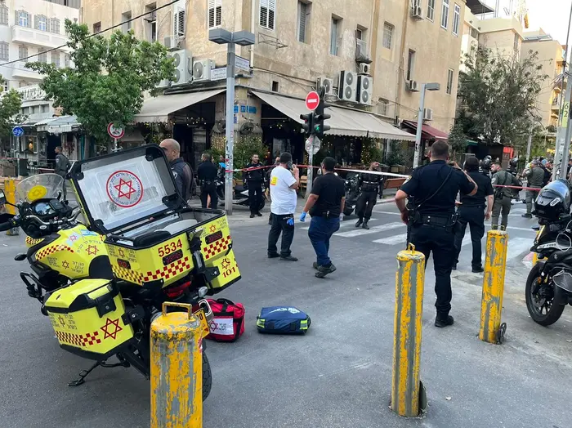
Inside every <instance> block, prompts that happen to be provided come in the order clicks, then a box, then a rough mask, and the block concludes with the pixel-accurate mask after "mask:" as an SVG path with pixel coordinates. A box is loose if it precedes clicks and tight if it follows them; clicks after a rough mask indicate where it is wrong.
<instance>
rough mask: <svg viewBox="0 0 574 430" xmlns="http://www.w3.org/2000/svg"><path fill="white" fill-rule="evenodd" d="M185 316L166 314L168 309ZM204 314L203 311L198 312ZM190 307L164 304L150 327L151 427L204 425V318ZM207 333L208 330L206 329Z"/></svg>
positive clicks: (180, 304) (193, 426)
mask: <svg viewBox="0 0 574 430" xmlns="http://www.w3.org/2000/svg"><path fill="white" fill-rule="evenodd" d="M168 306H170V307H184V308H186V309H187V313H184V312H172V313H167V307H168ZM200 312H203V311H200ZM202 316H203V318H198V316H197V315H194V314H192V311H191V305H188V304H182V303H171V302H165V303H163V309H162V315H160V316H159V317H157V318H156V319H155V320H154V321H153V322H152V325H151V334H150V337H151V360H150V361H151V366H150V367H151V369H150V371H151V372H150V373H151V375H150V388H151V420H150V421H151V427H152V428H201V426H202V423H203V396H202V394H203V393H202V386H203V381H202V359H201V358H202V357H201V356H202V346H201V342H202V339H203V334H204V330H205V329H206V328H207V322H206V321H205V316H204V315H202ZM207 331H209V329H207Z"/></svg>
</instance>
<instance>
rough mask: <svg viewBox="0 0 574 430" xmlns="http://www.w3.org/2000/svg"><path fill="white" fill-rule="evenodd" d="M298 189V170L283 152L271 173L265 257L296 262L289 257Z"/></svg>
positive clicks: (286, 153) (289, 155) (288, 155)
mask: <svg viewBox="0 0 574 430" xmlns="http://www.w3.org/2000/svg"><path fill="white" fill-rule="evenodd" d="M298 188H299V169H298V168H297V166H292V157H291V154H289V153H288V152H284V153H283V154H281V156H280V157H279V165H278V166H277V167H275V168H274V169H273V171H272V172H271V179H270V181H269V189H270V193H271V217H272V220H271V230H269V243H268V246H267V256H268V257H269V258H277V257H281V260H286V261H297V258H295V257H293V256H292V255H291V243H293V235H294V233H295V219H294V217H293V214H294V213H295V209H296V208H297V189H298ZM281 234H282V238H281V253H278V252H277V241H278V240H279V236H280V235H281Z"/></svg>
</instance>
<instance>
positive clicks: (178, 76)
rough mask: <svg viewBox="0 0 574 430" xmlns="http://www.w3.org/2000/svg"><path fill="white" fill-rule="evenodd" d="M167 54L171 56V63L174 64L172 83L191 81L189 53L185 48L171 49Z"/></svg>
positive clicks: (180, 83)
mask: <svg viewBox="0 0 574 430" xmlns="http://www.w3.org/2000/svg"><path fill="white" fill-rule="evenodd" d="M168 55H169V56H170V57H172V58H173V65H174V66H175V80H174V81H173V82H172V85H182V84H187V83H189V82H191V81H192V77H191V75H192V69H191V53H189V52H188V51H186V50H185V49H180V50H179V51H172V52H170V53H169V54H168Z"/></svg>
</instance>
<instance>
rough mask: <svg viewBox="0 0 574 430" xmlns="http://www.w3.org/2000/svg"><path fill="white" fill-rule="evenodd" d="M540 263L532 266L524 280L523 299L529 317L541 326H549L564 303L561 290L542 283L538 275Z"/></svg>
mask: <svg viewBox="0 0 574 430" xmlns="http://www.w3.org/2000/svg"><path fill="white" fill-rule="evenodd" d="M541 268H542V265H540V264H537V265H536V266H534V267H533V268H532V270H531V271H530V273H529V275H528V279H527V280H526V288H525V292H524V293H525V294H524V295H525V299H526V308H527V309H528V313H529V314H530V317H531V318H532V319H533V320H534V322H536V323H537V324H540V325H542V326H549V325H552V324H554V323H555V322H556V321H558V320H559V319H560V316H561V315H562V312H563V311H564V308H565V306H566V305H564V304H563V303H564V300H562V299H563V298H562V297H561V294H562V290H561V289H560V288H553V287H551V286H549V285H546V284H543V283H542V281H541V279H540V277H541V274H540V270H541Z"/></svg>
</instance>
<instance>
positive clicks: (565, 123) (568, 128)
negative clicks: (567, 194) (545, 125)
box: [556, 74, 572, 179]
mask: <svg viewBox="0 0 574 430" xmlns="http://www.w3.org/2000/svg"><path fill="white" fill-rule="evenodd" d="M566 94H567V95H568V97H569V99H568V100H567V101H566V103H564V108H563V111H562V118H560V130H559V131H560V134H558V136H557V138H556V142H558V143H559V144H560V145H561V146H562V161H561V163H560V177H561V178H562V179H566V176H567V170H568V160H569V159H570V141H571V139H572V74H570V76H568V87H567V89H566Z"/></svg>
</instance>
